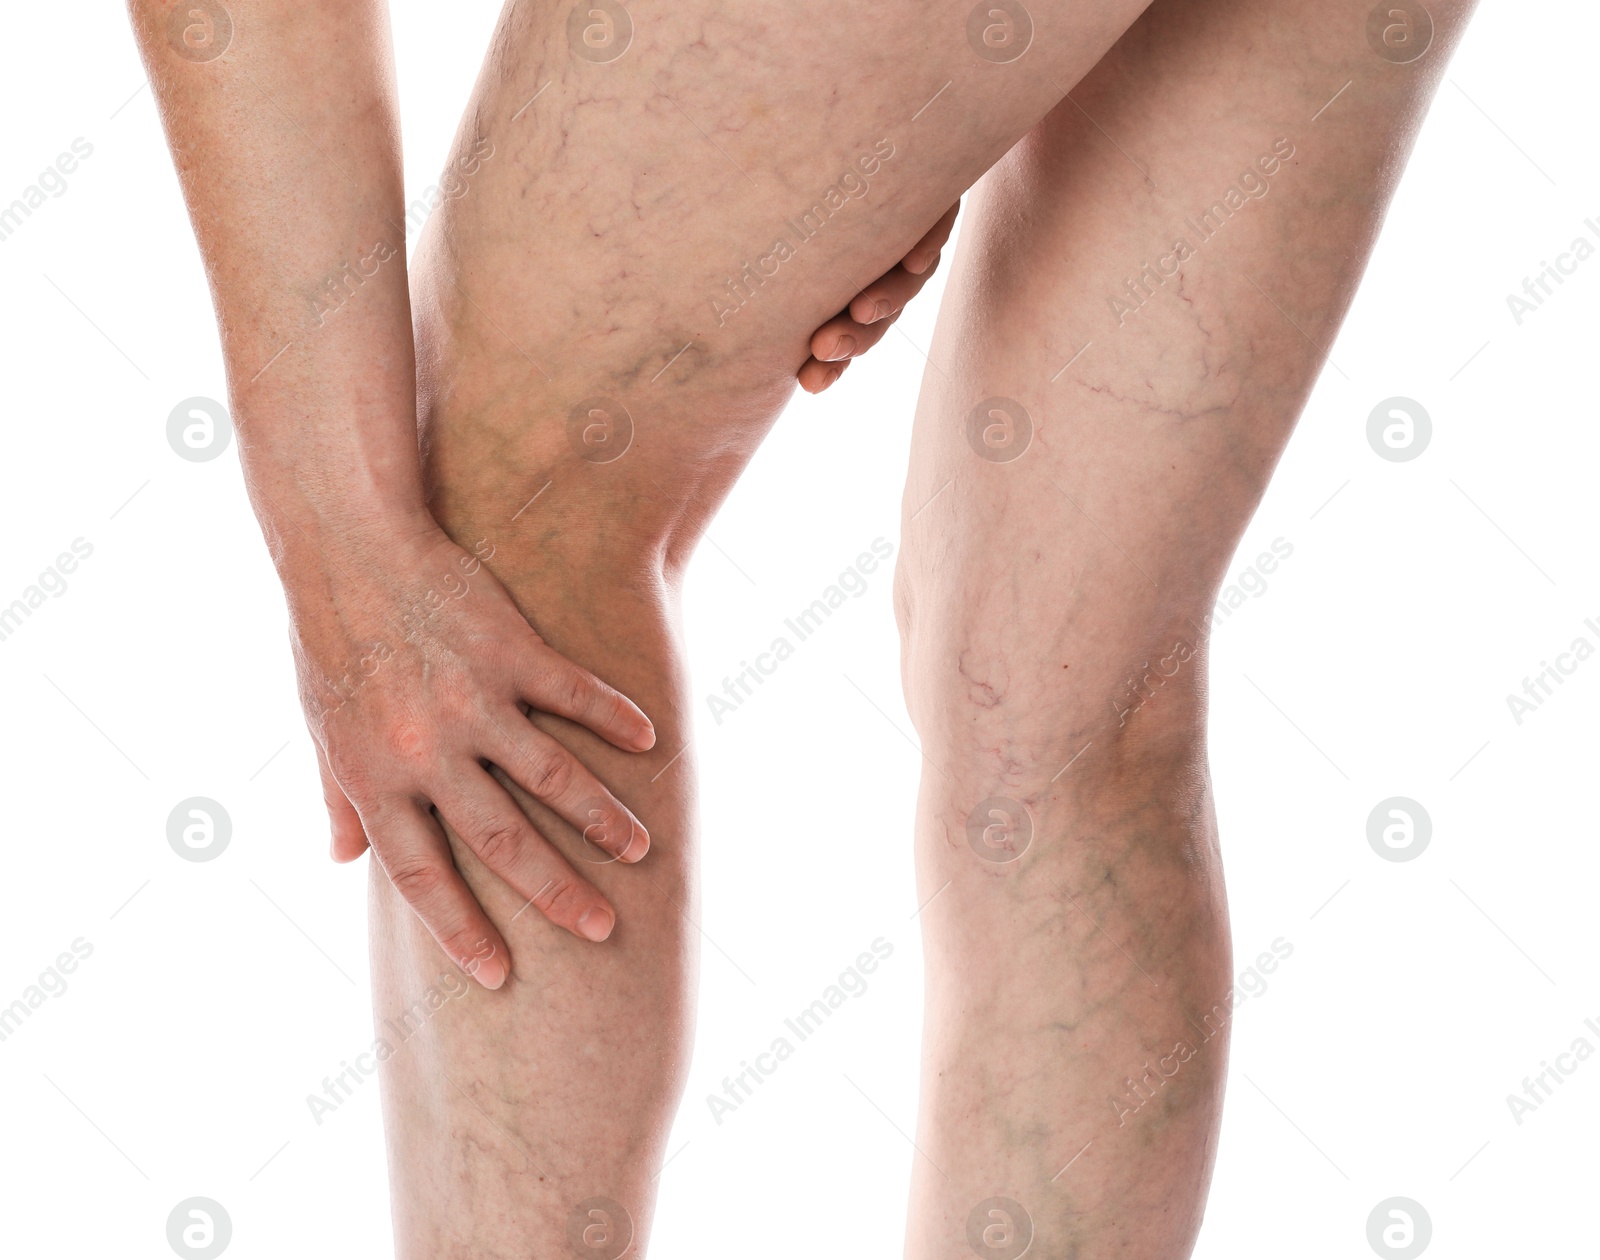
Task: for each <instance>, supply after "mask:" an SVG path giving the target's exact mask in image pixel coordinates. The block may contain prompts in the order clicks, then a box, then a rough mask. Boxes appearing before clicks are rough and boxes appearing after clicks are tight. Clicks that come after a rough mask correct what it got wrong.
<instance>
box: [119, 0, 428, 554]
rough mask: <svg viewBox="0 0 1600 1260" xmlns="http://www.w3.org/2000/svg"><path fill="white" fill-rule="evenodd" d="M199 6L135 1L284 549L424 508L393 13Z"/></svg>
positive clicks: (253, 485)
mask: <svg viewBox="0 0 1600 1260" xmlns="http://www.w3.org/2000/svg"><path fill="white" fill-rule="evenodd" d="M196 7H198V6H189V5H178V6H176V9H177V11H178V12H179V13H181V14H182V15H183V16H182V17H179V16H175V15H174V9H175V6H174V5H173V4H172V3H171V2H170V0H130V3H129V8H130V11H131V14H132V17H133V26H134V30H135V33H136V36H137V38H138V40H139V43H140V47H141V51H142V53H143V56H144V60H145V64H146V66H147V68H148V69H149V72H150V81H151V84H152V87H153V88H154V91H155V96H156V99H157V102H158V104H159V107H160V111H161V116H162V121H163V123H164V124H165V127H166V132H167V138H168V142H169V143H170V145H171V147H172V152H173V159H174V162H175V164H176V166H177V170H178V175H179V179H180V181H181V183H182V185H183V192H184V197H185V200H186V201H187V203H188V207H189V214H190V218H191V220H192V221H193V224H194V229H195V235H196V237H197V239H198V241H199V244H200V249H201V253H202V256H203V258H204V262H205V268H206V274H207V276H208V278H209V280H210V284H211V290H212V297H213V301H214V303H215V306H216V312H217V322H218V327H219V330H220V333H221V337H222V347H223V354H224V359H225V362H226V367H227V373H228V388H229V396H230V400H231V405H232V413H233V419H234V423H235V426H236V429H237V432H238V436H239V449H240V455H241V459H242V461H243V463H244V469H245V476H246V480H247V484H248V486H249V490H250V494H251V498H252V502H253V503H254V505H255V508H256V512H257V515H258V516H259V517H260V519H261V521H262V526H263V529H264V531H265V532H266V535H267V538H268V542H269V545H270V546H271V547H272V550H273V555H274V559H275V560H276V561H277V562H278V564H279V567H280V569H283V568H285V567H286V566H294V565H295V564H296V562H297V558H298V557H299V556H301V555H305V556H310V555H312V554H314V553H317V552H322V553H326V552H327V551H328V550H329V549H330V548H331V547H340V546H342V545H343V540H344V538H345V536H346V535H347V534H348V533H349V531H350V530H351V528H352V527H353V525H354V524H355V522H358V521H362V520H366V521H372V520H375V519H381V520H384V521H386V522H395V521H406V522H417V523H418V524H419V527H420V523H421V521H422V520H423V519H424V517H425V513H424V509H423V502H422V490H421V477H420V472H419V461H418V455H417V442H416V422H415V369H414V362H413V351H412V341H411V319H410V303H409V298H408V293H407V285H406V270H405V253H404V247H405V232H404V227H403V211H402V208H401V207H402V200H403V197H402V181H401V172H400V151H399V137H398V126H397V120H396V109H395V102H394V95H395V94H394V83H393V73H392V67H391V63H390V45H389V33H388V25H387V19H386V14H385V10H384V7H383V5H382V3H381V0H338V2H334V3H329V2H326V0H324V2H321V3H317V2H312V0H301V2H294V0H288V2H281V0H280V2H277V3H270V4H269V3H261V2H258V0H230V5H229V10H230V13H231V18H232V29H231V31H228V30H226V29H225V28H224V27H223V26H222V25H221V24H218V25H215V26H212V25H209V24H208V23H207V22H206V21H205V20H204V15H203V14H201V13H196V12H192V9H193V8H196ZM224 40H226V46H225V47H224V48H222V50H221V51H220V52H218V51H217V49H218V47H219V46H220V45H222V43H223V41H224Z"/></svg>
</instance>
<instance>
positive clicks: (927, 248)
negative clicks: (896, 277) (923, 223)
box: [900, 198, 961, 275]
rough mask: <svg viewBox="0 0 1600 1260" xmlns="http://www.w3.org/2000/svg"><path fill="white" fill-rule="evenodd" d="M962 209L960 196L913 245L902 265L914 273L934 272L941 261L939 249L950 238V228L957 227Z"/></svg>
mask: <svg viewBox="0 0 1600 1260" xmlns="http://www.w3.org/2000/svg"><path fill="white" fill-rule="evenodd" d="M960 209H961V201H960V199H959V198H958V199H957V200H956V204H955V205H953V206H951V207H950V208H949V209H948V210H946V211H945V212H944V213H943V214H941V215H940V216H939V221H938V222H937V223H935V224H934V225H933V226H932V227H931V228H929V229H928V231H927V233H926V235H924V236H923V238H922V239H921V240H920V241H918V242H917V243H916V244H915V245H913V246H912V247H911V250H910V252H909V253H907V254H906V256H905V257H904V258H902V259H901V260H900V265H901V266H902V267H904V268H905V269H906V270H907V271H909V272H911V273H912V274H913V275H920V274H922V273H923V272H925V271H926V272H932V270H933V269H934V267H936V266H937V265H938V263H939V251H940V250H942V249H943V248H944V246H945V242H946V241H948V240H949V239H950V229H951V228H953V227H955V225H956V212H957V211H959V210H960Z"/></svg>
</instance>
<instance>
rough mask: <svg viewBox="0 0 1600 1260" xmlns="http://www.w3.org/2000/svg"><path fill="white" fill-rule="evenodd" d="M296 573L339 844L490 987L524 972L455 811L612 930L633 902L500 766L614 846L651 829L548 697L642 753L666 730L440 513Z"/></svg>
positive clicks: (510, 867) (312, 710)
mask: <svg viewBox="0 0 1600 1260" xmlns="http://www.w3.org/2000/svg"><path fill="white" fill-rule="evenodd" d="M320 554H321V556H322V559H321V561H320V562H319V567H318V568H316V569H315V571H313V572H309V573H299V574H296V573H288V574H285V586H286V589H287V590H288V592H289V597H290V604H291V610H292V612H293V623H294V624H293V638H294V649H295V663H296V668H297V671H298V674H299V679H300V695H301V702H302V704H303V706H304V708H305V711H306V719H307V722H308V723H309V725H310V727H311V732H312V734H313V736H314V737H315V740H316V743H317V756H318V761H319V764H320V766H321V770H322V786H323V795H324V798H325V799H326V801H327V804H328V812H329V814H330V816H331V818H332V822H333V846H332V851H333V857H334V859H335V860H336V861H341V862H347V861H350V860H352V859H354V858H356V857H358V856H360V854H361V853H362V852H363V851H364V850H365V849H366V848H367V845H368V842H369V840H370V842H371V846H372V849H373V851H374V854H375V856H376V858H377V860H378V861H379V862H380V863H381V864H382V866H383V869H384V870H385V872H387V873H388V875H389V878H390V879H391V880H392V881H393V882H394V885H395V887H396V888H397V889H399V891H400V893H401V895H402V896H403V897H405V899H406V900H407V901H408V902H409V903H410V904H411V907H412V908H413V909H414V910H415V911H416V912H417V914H418V916H419V917H420V918H421V919H422V921H423V923H424V924H425V925H426V926H427V928H428V930H429V931H430V932H431V933H432V934H433V936H434V938H435V939H436V940H437V941H438V942H439V944H440V946H441V947H442V948H443V949H444V950H445V952H446V953H447V954H448V955H449V957H450V958H451V959H452V960H453V961H454V962H456V963H457V965H459V966H460V967H461V968H462V969H463V970H464V971H466V972H467V973H468V974H469V975H475V976H476V977H477V978H478V980H479V981H480V982H481V983H482V984H483V985H484V986H485V987H487V988H490V989H495V988H499V987H500V985H501V984H502V983H504V981H505V978H506V976H507V975H508V974H509V970H510V954H509V952H508V950H507V947H506V944H505V941H504V939H503V938H502V937H501V935H500V933H499V932H498V931H497V930H496V928H495V927H494V925H493V924H492V923H491V922H490V920H489V918H488V916H487V915H486V914H485V913H484V910H483V908H482V906H480V905H479V904H478V901H477V899H476V898H475V897H474V896H473V895H472V892H471V890H470V889H469V888H468V887H467V884H466V882H465V881H464V880H463V879H462V878H461V875H460V873H459V872H458V871H457V870H456V868H455V866H454V863H453V862H452V860H451V854H450V847H449V843H448V842H447V840H446V838H445V833H444V829H443V827H442V826H441V825H440V819H443V820H444V821H446V822H448V823H449V824H450V826H451V827H452V828H453V829H454V830H455V832H456V834H457V835H459V836H460V837H461V839H462V840H463V841H465V842H466V844H467V845H468V846H469V847H470V848H471V849H472V851H473V852H474V853H475V854H477V856H478V857H479V859H480V860H481V861H482V862H483V863H484V865H485V866H487V867H488V868H489V869H490V870H492V871H494V872H495V873H496V874H497V875H498V876H500V878H501V879H503V880H505V881H506V883H508V884H509V885H510V886H511V887H512V888H514V889H515V890H516V891H517V892H518V893H520V894H521V895H522V896H524V897H526V898H528V899H529V901H530V902H531V904H533V905H534V906H537V907H538V909H539V910H540V911H541V912H542V913H543V914H544V915H545V917H546V918H548V919H549V920H550V921H551V922H552V923H555V924H557V925H559V926H561V927H564V928H566V929H567V930H568V931H571V932H573V933H575V934H577V935H578V936H581V937H584V938H586V939H588V940H591V941H601V940H604V939H605V938H606V937H607V936H608V935H609V934H610V932H611V929H612V926H613V925H614V924H615V922H616V914H615V912H614V911H613V910H612V908H611V906H610V905H609V904H608V903H607V901H606V899H605V898H604V897H603V896H602V895H601V894H600V892H599V890H597V889H596V888H595V887H594V886H593V885H592V884H590V883H589V882H588V881H587V880H586V879H584V878H583V877H581V876H580V875H579V874H577V872H575V871H574V870H573V869H572V867H571V866H570V865H569V864H568V862H567V861H566V859H565V858H563V857H562V856H561V854H560V853H559V852H557V850H556V849H555V847H554V846H553V845H551V844H550V842H549V841H548V840H546V839H545V838H544V837H543V836H542V835H540V834H539V832H538V831H537V830H536V829H535V828H534V826H533V824H532V823H531V822H530V821H529V820H528V817H527V815H526V814H524V813H523V811H522V809H521V808H520V807H519V806H518V805H517V803H516V801H515V800H514V799H513V798H512V796H511V795H510V793H509V792H508V791H507V790H506V789H505V788H504V787H503V786H502V785H501V784H500V783H499V782H497V781H496V780H495V778H494V777H493V776H492V775H490V773H489V772H488V770H487V769H485V768H484V763H486V762H492V763H493V764H494V765H496V766H498V767H500V768H501V769H502V770H503V771H505V773H506V774H507V775H508V776H509V777H510V778H511V779H512V780H513V781H514V782H516V783H517V784H519V785H520V786H521V787H522V788H523V789H525V790H526V791H527V792H528V793H529V794H530V795H532V796H534V797H535V798H537V799H538V800H540V801H543V802H544V803H545V804H546V805H548V806H549V807H550V808H551V809H552V810H553V811H554V812H555V813H557V814H559V815H560V816H561V817H563V818H565V819H566V820H567V821H568V822H570V823H571V824H572V825H573V826H574V827H576V828H577V829H578V830H579V831H580V832H581V833H583V836H584V838H585V840H586V841H588V842H589V843H591V844H593V845H595V846H596V847H597V848H598V849H600V850H603V851H604V852H605V853H606V854H608V855H610V857H609V858H608V859H607V860H610V858H616V859H620V860H621V861H624V862H637V861H638V860H639V859H640V858H642V857H643V856H644V855H645V852H646V851H647V850H648V848H649V845H650V839H649V835H648V834H647V833H646V831H645V829H644V827H643V826H642V825H641V824H640V823H639V821H638V819H636V818H635V817H634V816H633V814H632V812H631V811H629V810H628V808H627V807H626V806H624V805H623V804H622V803H621V802H620V801H618V800H617V799H616V798H615V797H614V796H612V794H611V793H610V792H609V791H608V790H607V789H606V788H605V787H604V786H602V785H601V783H600V781H599V780H598V779H596V778H595V776H594V775H593V774H591V773H590V772H589V770H588V769H586V768H585V767H584V766H583V764H582V763H581V762H579V761H578V759H577V758H576V757H575V756H573V755H572V753H570V752H569V751H568V750H567V749H566V748H564V747H563V746H562V745H561V744H560V743H558V742H557V741H556V740H554V739H552V738H551V737H550V736H549V735H546V734H545V733H544V732H542V731H540V730H539V729H538V728H537V727H535V726H534V725H533V723H531V722H530V721H529V720H528V717H527V713H528V709H529V708H530V707H531V708H533V709H538V710H542V711H544V712H549V713H556V714H560V715H561V716H562V717H566V718H570V719H571V720H572V721H574V722H578V723H581V724H582V725H583V726H586V727H587V728H588V729H590V730H591V731H593V732H594V733H595V734H597V735H599V736H600V737H601V738H603V739H605V740H607V741H608V742H610V743H612V744H614V745H616V746H617V747H618V748H621V749H624V750H625V751H629V752H643V751H644V750H646V749H648V748H650V747H652V746H653V745H654V743H655V731H654V729H653V728H652V727H651V725H650V722H649V720H648V719H647V718H646V717H645V716H644V714H643V713H641V712H640V711H639V710H638V709H637V708H636V707H635V706H634V705H633V704H632V703H631V702H630V701H629V700H627V699H625V698H624V697H623V696H621V695H620V694H619V693H617V692H616V691H614V690H612V689H611V688H610V687H608V686H606V684H605V683H603V682H601V681H600V680H599V679H598V678H596V677H595V676H594V675H593V674H591V673H589V672H588V671H587V670H584V669H581V668H579V667H578V666H576V665H574V664H573V663H572V662H570V661H568V660H567V659H566V658H564V657H563V656H561V655H560V654H559V653H557V652H555V651H554V650H552V649H551V648H550V647H548V646H547V645H546V644H545V643H544V641H543V640H542V639H540V637H539V635H538V634H537V633H536V632H535V631H534V630H533V628H532V627H531V626H530V625H529V624H528V622H527V620H526V619H525V618H524V616H523V615H522V613H521V612H520V611H518V609H517V606H516V605H515V603H513V602H512V599H511V597H510V595H509V594H507V592H506V590H505V588H504V587H503V586H501V585H500V583H499V582H498V581H496V580H495V578H494V577H493V576H492V575H491V574H490V573H489V571H488V570H487V569H486V568H484V566H483V560H484V559H486V558H488V556H490V555H492V554H493V548H492V547H491V546H490V545H489V544H488V543H482V544H479V545H478V547H477V548H476V554H474V553H471V552H468V551H466V550H464V549H462V548H461V547H458V546H457V545H456V544H455V543H453V542H451V541H450V539H449V538H448V537H447V536H446V535H445V534H444V532H443V531H442V530H440V529H439V528H438V527H437V526H436V525H432V523H431V522H430V523H429V524H428V526H427V527H426V528H424V529H421V530H418V531H413V532H411V533H409V535H408V533H407V531H394V530H390V531H377V530H374V531H371V533H370V535H369V538H368V541H366V542H358V543H354V544H340V545H339V546H338V547H337V548H336V549H333V550H327V549H325V550H323V551H321V552H320Z"/></svg>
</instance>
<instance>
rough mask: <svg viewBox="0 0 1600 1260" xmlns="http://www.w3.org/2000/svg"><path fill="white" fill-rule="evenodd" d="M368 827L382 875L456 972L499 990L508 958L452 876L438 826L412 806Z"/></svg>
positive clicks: (399, 806)
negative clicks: (376, 844)
mask: <svg viewBox="0 0 1600 1260" xmlns="http://www.w3.org/2000/svg"><path fill="white" fill-rule="evenodd" d="M370 821H371V822H372V824H373V827H374V830H373V834H374V835H379V836H381V837H382V838H383V844H382V846H381V847H380V848H378V849H377V850H376V852H377V855H378V859H379V861H380V862H381V863H382V865H383V869H384V871H385V873H387V875H388V876H389V879H390V881H391V882H392V883H393V884H394V886H395V888H396V889H397V890H398V891H399V893H400V895H401V896H402V897H404V898H405V899H406V903H407V904H408V905H409V906H410V907H411V908H412V909H413V910H414V911H416V914H417V917H418V918H419V919H421V920H422V923H423V926H424V927H426V928H427V929H428V931H429V932H430V933H432V935H433V939H434V940H436V941H438V942H439V947H440V948H441V949H443V950H444V952H445V954H446V955H447V956H448V957H449V958H450V960H451V961H452V962H454V963H455V964H456V965H457V966H458V967H460V968H461V970H463V971H464V972H466V973H467V974H468V975H469V976H473V977H475V978H476V979H477V980H478V982H479V983H480V984H482V985H483V987H484V988H486V989H498V988H499V987H500V986H501V985H502V984H504V983H505V981H506V976H507V975H509V974H510V971H511V953H510V951H509V950H508V949H507V948H506V943H505V939H504V938H503V937H502V936H501V935H500V933H499V932H498V931H497V930H496V929H495V926H494V924H493V923H491V922H489V916H488V915H486V914H485V913H484V912H483V907H482V906H480V905H479V904H478V899H477V898H476V897H474V896H473V895H472V890H471V889H469V888H468V887H467V882H466V880H464V879H462V878H461V873H460V872H459V871H457V870H456V868H455V863H454V862H452V861H451V859H450V845H449V842H448V841H447V840H446V839H445V837H444V832H443V831H442V830H441V829H440V827H439V824H438V823H437V822H435V821H434V819H433V817H432V816H431V815H429V814H427V813H425V812H424V810H423V807H422V806H421V805H420V804H417V803H415V802H412V801H402V802H399V803H397V804H396V805H395V806H394V807H393V808H392V809H390V810H387V811H383V812H381V813H380V814H379V815H378V816H377V817H375V818H372V819H371V820H370Z"/></svg>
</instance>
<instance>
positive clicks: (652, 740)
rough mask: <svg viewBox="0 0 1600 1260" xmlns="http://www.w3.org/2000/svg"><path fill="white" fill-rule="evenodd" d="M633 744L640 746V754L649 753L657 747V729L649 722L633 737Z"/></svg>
mask: <svg viewBox="0 0 1600 1260" xmlns="http://www.w3.org/2000/svg"><path fill="white" fill-rule="evenodd" d="M633 742H634V743H635V744H637V745H638V746H639V751H640V752H648V751H649V750H650V749H652V748H654V747H655V746H656V728H655V727H654V726H652V725H651V724H650V723H649V722H648V721H647V722H646V723H645V724H644V725H643V726H641V727H640V728H639V733H638V734H637V735H635V736H634V737H633Z"/></svg>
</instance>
